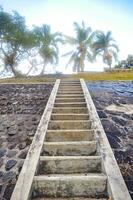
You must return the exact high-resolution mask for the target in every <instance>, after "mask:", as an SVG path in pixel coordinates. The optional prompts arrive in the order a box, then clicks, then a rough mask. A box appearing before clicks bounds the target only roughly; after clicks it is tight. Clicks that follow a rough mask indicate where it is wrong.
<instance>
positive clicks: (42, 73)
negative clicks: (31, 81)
mask: <svg viewBox="0 0 133 200" xmlns="http://www.w3.org/2000/svg"><path fill="white" fill-rule="evenodd" d="M45 67H46V64H44V65H43V68H42V71H41V73H40V76H43V75H44V72H45Z"/></svg>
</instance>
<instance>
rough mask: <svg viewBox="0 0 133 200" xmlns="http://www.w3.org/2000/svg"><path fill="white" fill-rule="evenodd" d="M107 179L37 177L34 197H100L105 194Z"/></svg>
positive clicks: (103, 176)
mask: <svg viewBox="0 0 133 200" xmlns="http://www.w3.org/2000/svg"><path fill="white" fill-rule="evenodd" d="M106 187H107V178H106V176H105V175H103V174H95V173H94V174H74V175H73V174H66V175H64V174H63V175H56V174H55V175H54V174H52V175H41V176H35V177H34V182H33V188H34V196H39V197H44V196H45V197H69V198H70V197H81V196H82V197H92V196H93V197H97V196H98V197H99V198H100V196H103V195H104V194H105V191H106Z"/></svg>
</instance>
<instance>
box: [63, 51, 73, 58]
mask: <svg viewBox="0 0 133 200" xmlns="http://www.w3.org/2000/svg"><path fill="white" fill-rule="evenodd" d="M73 52H74V51H69V52H67V53H65V54H63V55H62V57H65V56H69V55H71V54H72V53H73Z"/></svg>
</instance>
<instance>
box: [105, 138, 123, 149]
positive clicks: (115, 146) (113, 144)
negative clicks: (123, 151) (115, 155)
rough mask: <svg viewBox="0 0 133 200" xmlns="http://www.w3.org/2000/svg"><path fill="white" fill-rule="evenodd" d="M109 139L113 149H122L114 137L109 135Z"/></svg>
mask: <svg viewBox="0 0 133 200" xmlns="http://www.w3.org/2000/svg"><path fill="white" fill-rule="evenodd" d="M107 138H108V140H109V143H110V145H111V147H112V148H114V149H117V148H119V147H120V145H119V143H118V142H117V141H116V139H115V138H114V137H112V136H111V135H109V134H107Z"/></svg>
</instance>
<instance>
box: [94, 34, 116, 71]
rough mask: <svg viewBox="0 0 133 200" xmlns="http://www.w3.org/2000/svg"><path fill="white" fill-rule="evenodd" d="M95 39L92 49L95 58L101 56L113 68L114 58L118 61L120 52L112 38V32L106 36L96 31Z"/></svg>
mask: <svg viewBox="0 0 133 200" xmlns="http://www.w3.org/2000/svg"><path fill="white" fill-rule="evenodd" d="M93 39H94V42H93V44H92V49H93V51H94V57H95V58H96V56H97V55H101V56H102V57H103V62H104V63H105V64H107V65H108V66H109V68H111V65H112V60H113V58H114V59H115V61H117V52H118V51H119V49H118V46H117V45H116V42H115V40H114V39H113V38H112V33H111V31H108V32H107V33H106V34H105V33H104V32H102V31H96V32H95V35H94V38H93Z"/></svg>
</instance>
